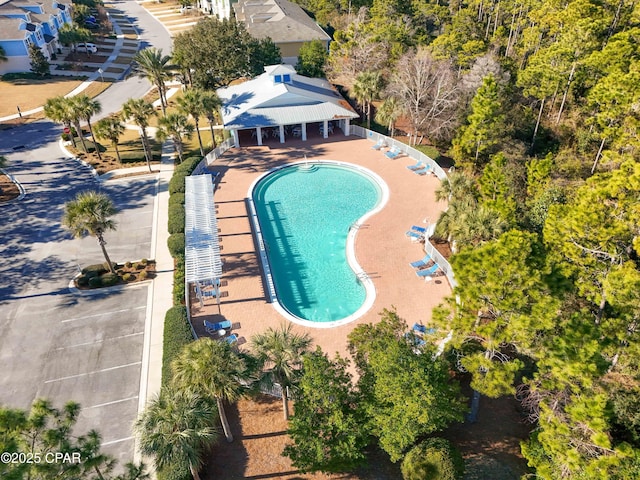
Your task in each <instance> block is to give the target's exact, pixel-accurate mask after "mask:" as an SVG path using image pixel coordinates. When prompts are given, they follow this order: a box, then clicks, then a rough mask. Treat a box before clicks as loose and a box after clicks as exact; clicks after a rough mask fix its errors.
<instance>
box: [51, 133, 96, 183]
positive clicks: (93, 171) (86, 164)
mask: <svg viewBox="0 0 640 480" xmlns="http://www.w3.org/2000/svg"><path fill="white" fill-rule="evenodd" d="M58 146H59V147H60V150H62V153H63V154H64V155H65V156H66V157H67V158H73V159H74V160H75V161H76V162H80V163H81V164H82V165H84V166H85V167H87V168H88V169H89V170H90V171H91V175H93V178H95V179H96V180H99V179H100V176H99V175H98V172H97V170H96V169H95V168H93V167H92V166H91V165H90V164H88V163H87V162H85V161H84V160H82V159H81V158H79V157H77V156H75V155H74V154H73V153H71V152H70V151H69V150H67V149H66V148H65V146H64V140H62V139H60V140H59V141H58Z"/></svg>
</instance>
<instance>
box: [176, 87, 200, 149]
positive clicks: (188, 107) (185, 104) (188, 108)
mask: <svg viewBox="0 0 640 480" xmlns="http://www.w3.org/2000/svg"><path fill="white" fill-rule="evenodd" d="M204 97H205V93H204V92H203V91H202V90H200V89H199V88H193V89H191V90H187V91H186V92H184V94H183V95H182V97H180V98H178V110H179V111H180V112H182V113H184V114H185V115H191V117H193V121H194V122H195V124H196V134H197V135H198V145H200V155H202V156H203V157H204V148H203V147H202V138H201V137H200V123H199V122H200V115H203V114H206V111H205V109H204Z"/></svg>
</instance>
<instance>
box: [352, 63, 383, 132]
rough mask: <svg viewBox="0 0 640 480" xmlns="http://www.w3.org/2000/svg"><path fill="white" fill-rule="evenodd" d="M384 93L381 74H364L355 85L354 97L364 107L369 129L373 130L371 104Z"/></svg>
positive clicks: (361, 74)
mask: <svg viewBox="0 0 640 480" xmlns="http://www.w3.org/2000/svg"><path fill="white" fill-rule="evenodd" d="M381 91H382V75H381V74H380V72H362V73H359V74H358V76H357V77H356V81H355V82H354V83H353V88H352V92H353V96H354V97H355V98H356V100H357V101H358V103H359V104H360V105H361V106H362V109H363V110H364V114H365V116H366V117H367V128H368V129H370V128H371V103H372V102H373V101H374V100H377V99H378V98H379V96H380V92H381Z"/></svg>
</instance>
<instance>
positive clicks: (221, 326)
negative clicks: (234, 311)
mask: <svg viewBox="0 0 640 480" xmlns="http://www.w3.org/2000/svg"><path fill="white" fill-rule="evenodd" d="M204 329H205V330H206V331H207V333H209V334H211V335H214V334H216V333H218V332H219V331H220V330H227V329H231V320H224V321H222V322H218V323H211V322H208V321H206V320H205V321H204Z"/></svg>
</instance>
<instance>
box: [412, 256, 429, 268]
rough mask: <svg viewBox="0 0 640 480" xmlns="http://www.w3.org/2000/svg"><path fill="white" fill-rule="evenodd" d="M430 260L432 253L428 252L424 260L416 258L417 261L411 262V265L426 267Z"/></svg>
mask: <svg viewBox="0 0 640 480" xmlns="http://www.w3.org/2000/svg"><path fill="white" fill-rule="evenodd" d="M430 261H431V255H429V254H428V253H427V254H426V255H425V256H424V258H422V260H416V261H415V262H411V263H410V264H409V265H411V266H412V267H413V268H422V267H426V266H427V263H429V262H430Z"/></svg>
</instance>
